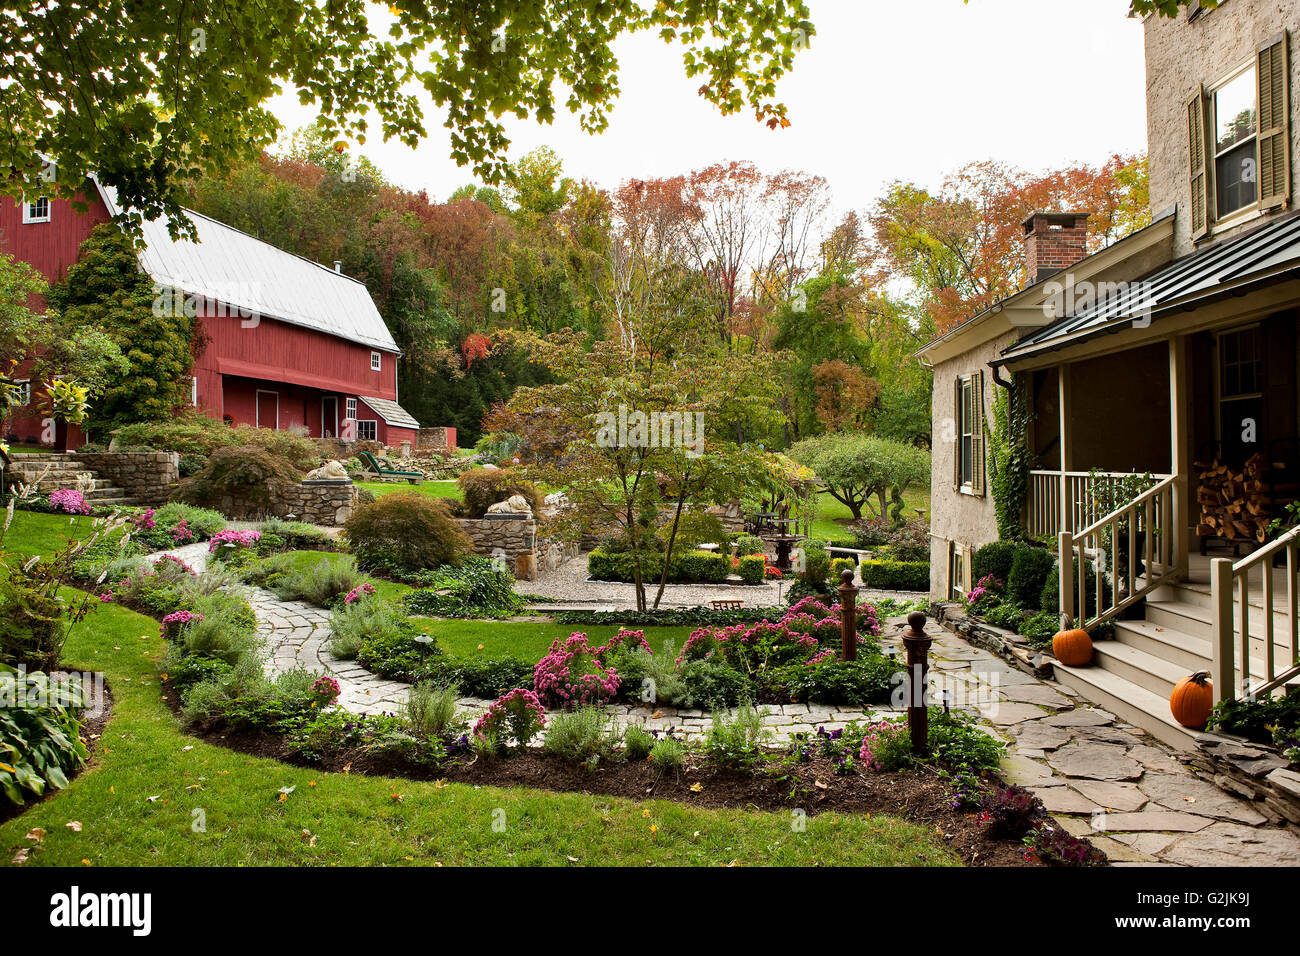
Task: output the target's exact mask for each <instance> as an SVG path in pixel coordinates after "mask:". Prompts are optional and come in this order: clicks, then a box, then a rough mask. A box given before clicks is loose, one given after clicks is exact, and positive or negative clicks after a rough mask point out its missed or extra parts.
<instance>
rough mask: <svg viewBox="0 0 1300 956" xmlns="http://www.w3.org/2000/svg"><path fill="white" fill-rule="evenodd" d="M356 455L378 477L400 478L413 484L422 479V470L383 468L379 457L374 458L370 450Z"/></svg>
mask: <svg viewBox="0 0 1300 956" xmlns="http://www.w3.org/2000/svg"><path fill="white" fill-rule="evenodd" d="M357 457H359V458H360V459H361V460H362V461H363V462H365V464H366V467H367V468H369V469H370V470H371V471H373V472H374V473H375V474H377V475H378V476H379V477H380V478H401V479H404V480H406V481H409V482H410V483H411V484H413V485H414V484H417V483H418V482H421V481H424V473H423V472H419V471H398V470H396V469H394V468H385V467H384V466H383V465H381V464H380V463H379V459H378V458H376V457H375V456H374V455H372V454H370V452H368V451H363V452H361V454H360V455H358V456H357Z"/></svg>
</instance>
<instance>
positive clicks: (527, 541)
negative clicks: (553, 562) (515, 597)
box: [456, 518, 538, 581]
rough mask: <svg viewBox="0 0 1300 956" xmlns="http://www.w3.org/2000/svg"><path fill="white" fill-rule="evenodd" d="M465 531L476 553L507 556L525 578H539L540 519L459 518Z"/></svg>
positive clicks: (516, 573)
mask: <svg viewBox="0 0 1300 956" xmlns="http://www.w3.org/2000/svg"><path fill="white" fill-rule="evenodd" d="M456 522H457V524H459V525H460V527H461V530H462V531H464V532H465V533H466V534H467V535H469V539H470V541H472V542H474V553H475V554H481V555H483V556H484V557H486V558H491V557H500V558H504V560H505V562H506V564H507V565H509V566H510V567H511V568H513V569H514V571H515V577H517V578H519V579H520V580H521V581H533V580H536V578H537V545H538V540H537V520H536V519H535V518H514V519H510V520H506V521H494V520H492V519H489V518H457V519H456Z"/></svg>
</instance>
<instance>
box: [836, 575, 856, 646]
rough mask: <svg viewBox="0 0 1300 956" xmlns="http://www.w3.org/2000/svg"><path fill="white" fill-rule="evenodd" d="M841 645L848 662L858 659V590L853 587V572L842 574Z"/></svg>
mask: <svg viewBox="0 0 1300 956" xmlns="http://www.w3.org/2000/svg"><path fill="white" fill-rule="evenodd" d="M840 580H841V581H842V582H843V583H842V584H841V585H840V588H839V594H840V645H841V648H842V650H843V651H844V659H845V660H846V661H852V660H857V657H858V589H857V588H855V587H854V586H853V572H852V571H851V570H849V569H848V568H845V569H844V570H843V571H841V572H840Z"/></svg>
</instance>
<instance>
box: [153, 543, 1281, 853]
mask: <svg viewBox="0 0 1300 956" xmlns="http://www.w3.org/2000/svg"><path fill="white" fill-rule="evenodd" d="M170 553H172V554H175V555H176V556H177V557H180V558H182V559H183V560H185V561H186V563H188V564H189V565H190V566H191V567H193V568H195V570H202V569H203V567H205V566H206V563H207V560H206V559H207V550H206V545H189V546H187V547H184V548H180V549H177V550H176V551H173V552H170ZM250 592H251V593H250V603H251V604H252V607H253V611H254V613H255V614H256V616H257V620H258V628H259V631H260V632H261V633H262V635H263V637H264V639H265V641H266V650H267V669H268V672H271V673H281V672H284V671H286V670H291V669H293V668H295V667H306V668H309V669H311V670H324V671H326V672H327V673H329V674H331V675H332V676H333V677H334V678H335V679H337V680H338V682H339V686H340V689H341V696H340V698H339V704H340V706H342V707H343V708H345V709H346V710H349V711H351V712H354V713H358V714H369V713H379V712H389V713H393V712H396V711H397V710H398V708H400V707H401V706H402V704H403V703H404V701H405V700H406V697H407V693H408V691H409V685H407V684H404V683H401V682H398V681H389V680H384V679H382V678H379V677H376V676H375V675H374V674H371V673H369V672H368V671H366V670H365V669H364V668H362V667H361V666H360V665H358V664H357V663H356V662H355V661H345V660H340V659H339V658H336V657H335V656H334V655H333V654H331V653H330V652H329V650H328V648H327V644H328V641H329V637H330V631H329V612H328V611H326V610H324V609H322V608H318V607H316V606H314V605H310V604H306V603H303V602H301V601H281V600H280V599H279V598H277V597H276V596H275V595H274V594H273V593H271V592H269V591H265V590H261V589H256V588H254V589H250ZM904 623H905V622H904V620H903V619H902V618H893V619H890V620H889V621H887V622H886V623H885V628H884V634H883V635H882V638H881V643H882V644H883V645H884V647H885V649H886V651H888V652H892V653H894V654H895V655H896V656H899V657H900V659H901V656H902V651H901V638H900V635H901V631H902V627H903V624H904ZM926 632H927V633H928V634H930V635H931V636H932V637H933V640H934V645H933V647H932V649H931V671H930V674H931V689H932V692H933V694H934V696H935V702H936V703H939V702H941V701H944V700H946V701H948V702H949V704H950V705H951V706H953V707H958V708H962V709H965V710H969V711H972V712H975V713H978V714H979V715H980V716H981V717H982V718H983V721H984V723H985V726H986V729H987V731H988V732H989V733H990V734H993V735H995V736H997V737H999V738H1000V739H1003V740H1005V741H1007V743H1008V749H1007V755H1006V758H1005V759H1004V761H1003V766H1002V774H1003V776H1004V778H1005V779H1006V780H1007V781H1008V782H1011V783H1018V784H1021V785H1022V786H1025V787H1028V788H1029V789H1031V790H1033V791H1034V792H1035V793H1036V794H1038V796H1039V797H1040V798H1041V799H1042V800H1043V802H1044V804H1045V805H1046V806H1047V809H1048V810H1049V811H1050V812H1051V813H1052V814H1053V816H1054V817H1055V818H1056V819H1057V821H1058V822H1059V823H1060V824H1061V826H1063V827H1064V828H1065V829H1067V830H1069V831H1070V832H1071V833H1074V834H1076V835H1085V836H1087V837H1089V839H1091V840H1092V842H1093V843H1094V844H1096V845H1097V846H1098V847H1099V848H1101V849H1102V850H1103V851H1105V853H1106V854H1107V856H1108V857H1109V858H1110V859H1111V861H1112V862H1113V863H1115V864H1117V865H1156V864H1165V865H1187V866H1207V865H1214V866H1220V865H1223V866H1242V865H1245V866H1251V865H1259V866H1287V865H1297V864H1300V836H1297V832H1296V829H1295V828H1293V827H1290V826H1284V825H1279V824H1280V823H1282V822H1283V821H1281V820H1280V818H1275V819H1269V818H1268V817H1266V816H1265V815H1264V813H1262V812H1261V809H1265V811H1266V812H1268V811H1267V809H1266V808H1262V805H1261V804H1258V803H1253V802H1251V801H1247V800H1243V799H1241V798H1239V797H1237V796H1235V795H1232V794H1229V793H1227V792H1225V791H1223V790H1221V789H1219V788H1218V787H1216V786H1215V785H1214V784H1213V782H1212V781H1210V780H1207V779H1205V778H1204V777H1202V776H1200V775H1199V774H1198V772H1197V771H1195V770H1194V769H1193V768H1191V767H1188V766H1186V765H1184V764H1182V763H1181V762H1180V761H1179V760H1178V757H1177V755H1176V753H1175V752H1174V751H1171V750H1170V749H1169V748H1168V747H1166V746H1165V745H1164V744H1162V743H1160V742H1159V741H1157V740H1156V739H1155V738H1153V737H1150V736H1149V735H1147V734H1146V733H1145V732H1143V731H1142V730H1141V729H1139V728H1137V727H1134V726H1132V725H1129V724H1125V723H1123V722H1121V721H1119V720H1118V719H1117V718H1116V717H1115V716H1114V715H1112V714H1109V713H1107V712H1106V711H1103V710H1100V709H1098V708H1095V707H1093V706H1092V705H1091V704H1090V703H1088V702H1087V701H1084V700H1082V699H1081V698H1077V697H1074V696H1072V695H1071V694H1070V693H1069V692H1068V691H1067V690H1065V689H1064V688H1063V687H1061V686H1060V685H1059V684H1057V683H1055V682H1053V681H1048V680H1041V679H1039V678H1037V677H1034V676H1032V675H1030V674H1027V673H1024V672H1023V671H1021V670H1019V669H1017V668H1015V667H1014V666H1012V665H1011V664H1010V663H1008V662H1006V661H1004V660H1002V659H1001V658H999V657H997V656H996V655H994V654H992V653H990V652H989V651H986V650H984V649H982V648H977V647H973V646H972V645H970V644H968V643H967V642H966V641H964V640H963V639H962V638H960V637H958V636H957V635H954V634H951V633H950V632H948V631H946V630H944V629H943V628H942V627H940V626H939V625H938V624H936V623H935V622H933V621H929V622H927V624H926ZM459 703H460V706H461V707H462V709H463V710H464V711H466V712H467V714H468V715H469V716H471V719H472V717H473V716H475V715H477V714H478V713H480V712H482V711H483V710H484V709H486V707H487V706H488V704H489V703H490V702H489V701H485V700H480V699H477V698H464V699H462V700H461V701H460V702H459ZM611 710H612V713H613V715H614V718H615V721H616V722H618V723H628V722H635V723H640V724H643V725H645V726H647V727H649V728H651V729H659V730H666V729H667V728H669V727H675V728H678V730H679V732H681V733H682V734H684V735H685V736H686V737H687V738H688V739H690V738H697V739H698V738H699V737H701V736H703V735H704V734H705V733H706V732H707V730H708V728H709V726H710V724H711V719H710V717H709V715H708V714H707V713H706V712H704V711H700V710H676V709H673V708H670V707H661V708H652V707H645V706H628V705H622V706H618V707H615V708H611ZM766 710H767V712H768V713H767V716H766V717H765V718H764V723H765V724H766V725H767V726H768V727H769V728H770V729H771V730H772V732H773V734H774V736H775V737H776V739H778V740H786V739H788V738H789V736H790V735H791V734H795V733H800V732H809V731H814V732H815V730H816V729H817V728H818V727H825V728H826V729H827V730H834V729H837V728H841V727H843V726H844V725H845V724H846V723H848V722H850V721H853V720H865V719H871V718H873V717H875V716H877V715H878V714H879V715H883V716H896V714H895V713H892V708H890V707H882V708H879V709H877V710H876V711H865V712H864V711H862V710H860V709H854V708H846V707H828V706H819V705H815V704H814V705H808V704H785V705H767V706H766Z"/></svg>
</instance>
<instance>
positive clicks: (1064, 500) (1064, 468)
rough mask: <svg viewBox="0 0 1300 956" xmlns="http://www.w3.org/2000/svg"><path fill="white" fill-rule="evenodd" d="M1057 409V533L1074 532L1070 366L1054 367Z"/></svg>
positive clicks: (1075, 529)
mask: <svg viewBox="0 0 1300 956" xmlns="http://www.w3.org/2000/svg"><path fill="white" fill-rule="evenodd" d="M1056 383H1057V403H1056V404H1057V407H1058V408H1059V409H1060V414H1061V427H1060V430H1059V434H1060V436H1061V440H1060V446H1061V514H1060V522H1059V523H1058V524H1057V530H1058V531H1069V532H1074V531H1077V530H1079V529H1078V528H1076V527H1075V526H1074V506H1073V505H1072V504H1071V502H1070V478H1069V475H1067V474H1066V472H1068V471H1069V470H1070V366H1069V365H1066V364H1064V363H1062V364H1061V365H1058V366H1057V367H1056Z"/></svg>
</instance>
